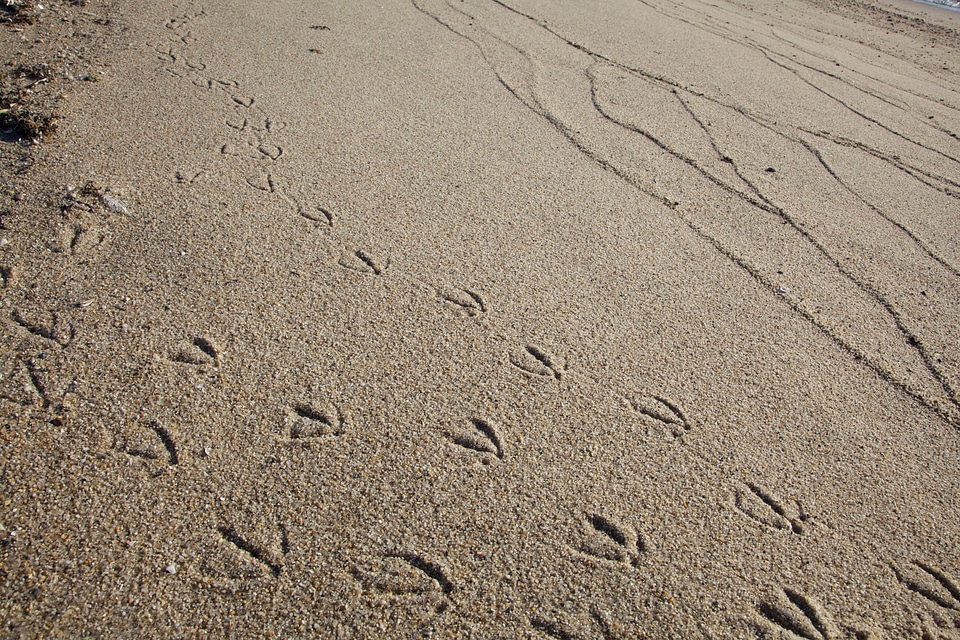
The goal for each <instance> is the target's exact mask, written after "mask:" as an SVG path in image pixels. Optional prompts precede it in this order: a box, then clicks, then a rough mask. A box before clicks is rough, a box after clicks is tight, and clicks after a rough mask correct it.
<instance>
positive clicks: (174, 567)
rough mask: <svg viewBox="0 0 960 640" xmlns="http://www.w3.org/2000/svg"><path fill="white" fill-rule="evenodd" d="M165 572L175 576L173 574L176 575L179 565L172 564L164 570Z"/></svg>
mask: <svg viewBox="0 0 960 640" xmlns="http://www.w3.org/2000/svg"><path fill="white" fill-rule="evenodd" d="M164 571H166V572H167V573H169V574H170V575H173V574H175V573H176V572H177V565H175V564H172V563H171V564H168V565H167V567H166V568H165V569H164Z"/></svg>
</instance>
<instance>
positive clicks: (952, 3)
mask: <svg viewBox="0 0 960 640" xmlns="http://www.w3.org/2000/svg"><path fill="white" fill-rule="evenodd" d="M913 1H914V2H917V3H919V4H926V5H930V6H931V7H940V8H941V9H949V10H950V11H960V1H958V0H913Z"/></svg>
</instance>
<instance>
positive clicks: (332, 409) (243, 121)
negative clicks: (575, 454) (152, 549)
mask: <svg viewBox="0 0 960 640" xmlns="http://www.w3.org/2000/svg"><path fill="white" fill-rule="evenodd" d="M203 15H204V13H203V12H202V11H200V12H197V13H195V14H193V15H191V16H181V17H179V18H176V19H172V20H170V21H169V22H168V24H167V27H168V28H169V29H170V30H171V31H173V32H174V34H175V36H176V38H175V40H176V41H177V42H178V43H180V44H181V45H183V46H189V45H190V44H191V42H192V41H193V38H192V35H191V32H190V28H189V25H190V22H191V20H193V19H196V18H199V17H201V16H203ZM312 28H314V29H315V30H326V29H327V27H324V26H319V25H318V26H315V27H312ZM161 57H162V58H163V59H165V60H167V61H169V62H171V63H182V65H181V66H180V67H178V68H171V69H170V72H171V73H174V74H175V75H177V76H178V77H187V76H188V73H189V74H190V75H192V81H193V82H194V84H197V86H200V87H202V88H204V89H212V90H222V91H224V92H225V93H226V94H227V95H228V96H229V97H230V101H231V103H232V105H233V106H234V108H235V109H237V110H241V109H250V108H251V107H252V106H253V105H254V103H255V100H254V98H252V97H246V96H243V95H241V94H240V93H239V85H238V84H237V83H235V82H232V81H225V80H213V79H209V78H203V77H202V72H203V71H204V70H205V68H206V67H205V65H203V64H202V63H199V62H195V61H190V60H189V59H188V57H187V56H186V55H183V54H180V53H177V52H176V51H175V50H174V48H173V47H170V48H168V49H167V50H165V51H163V52H162V54H161ZM226 124H227V126H229V127H230V128H231V129H233V130H234V131H235V132H236V133H237V134H238V135H244V136H246V137H244V138H242V139H241V138H238V141H237V142H233V143H226V144H224V145H223V147H221V153H223V154H225V155H233V156H237V157H244V158H247V159H250V160H255V161H257V162H260V163H271V162H275V161H277V160H278V159H279V158H280V157H282V156H283V153H284V150H283V149H282V148H281V147H280V146H277V145H274V144H272V143H271V142H270V136H271V134H273V133H276V132H278V131H281V130H282V129H283V125H282V124H278V123H276V122H275V121H273V120H271V119H270V118H262V119H258V120H255V121H254V120H251V119H250V118H248V117H246V116H244V115H242V114H238V115H237V116H236V117H234V118H229V119H227V120H226ZM201 174H202V172H195V173H192V174H189V175H188V174H187V173H178V175H177V179H178V180H179V181H181V182H186V183H189V182H193V181H195V180H197V179H198V178H199V177H200V176H201ZM247 182H248V184H249V185H250V186H251V187H252V188H254V189H257V190H260V191H263V192H267V193H273V194H277V195H279V196H280V197H281V198H283V199H284V200H286V201H287V202H289V203H290V204H291V205H293V206H294V207H295V208H296V210H297V212H298V213H299V214H300V215H301V216H303V217H304V218H307V219H309V220H311V221H312V222H315V223H316V224H317V226H324V227H333V223H334V216H333V214H332V213H331V212H330V211H328V210H326V209H324V208H322V207H319V206H316V207H313V208H312V209H310V210H307V209H305V208H304V207H303V206H302V205H301V204H300V202H299V201H298V200H296V199H294V198H292V197H291V196H289V195H287V194H286V193H285V192H284V191H283V190H282V189H281V188H280V185H279V184H278V183H279V179H278V177H277V176H276V175H275V173H269V172H262V173H260V174H258V175H257V176H256V177H253V178H250V179H248V181H247ZM339 264H340V266H342V267H343V268H344V269H348V270H351V271H355V272H359V273H362V274H368V275H373V276H381V275H383V274H384V273H385V272H386V271H387V269H388V267H389V266H390V261H389V259H381V258H379V257H376V256H375V254H373V253H371V252H368V251H366V250H354V251H349V250H347V251H344V252H343V254H342V256H341V258H340V260H339ZM429 286H430V287H431V289H432V290H433V291H434V292H435V293H436V297H437V299H438V300H439V301H440V302H442V303H444V304H448V305H449V306H450V307H451V308H452V309H454V310H456V311H458V312H460V313H461V314H462V315H464V316H466V317H468V318H473V319H478V318H481V317H483V316H484V315H485V314H487V312H488V310H489V305H488V303H487V302H486V301H485V300H484V299H483V298H482V297H481V295H480V294H478V293H477V292H475V291H473V290H470V289H450V288H448V287H443V286H440V287H435V286H432V285H429ZM19 323H20V324H21V325H22V326H24V328H26V329H27V330H28V331H31V332H32V333H37V334H38V335H41V336H43V337H46V338H48V339H51V340H57V341H62V340H65V339H66V338H64V337H61V336H65V335H67V334H57V333H56V328H55V325H56V318H53V319H52V320H50V321H49V322H48V323H46V324H42V325H35V324H33V323H27V322H22V321H21V322H19ZM71 337H72V336H71ZM170 360H171V361H172V362H175V363H177V364H179V365H184V366H205V367H213V368H219V367H221V366H222V364H223V362H222V353H221V351H220V349H219V348H218V347H217V346H216V344H215V342H214V341H212V340H210V339H209V338H206V337H195V338H193V339H192V340H189V341H187V342H184V343H182V344H181V345H178V346H177V347H175V348H174V350H173V352H172V354H171V357H170ZM508 362H509V363H510V365H512V366H513V367H514V368H515V369H516V370H517V371H518V372H519V373H520V374H522V375H524V376H526V377H528V378H529V379H531V380H543V381H557V382H559V381H561V380H563V379H564V378H565V377H567V376H568V375H569V373H570V372H569V370H568V368H567V366H566V365H565V364H564V363H563V362H562V361H561V359H560V358H558V357H556V356H555V355H553V354H550V353H549V352H547V351H546V350H544V349H542V348H540V347H538V346H536V345H525V346H523V347H522V348H519V349H517V350H515V351H513V352H511V353H510V354H509V355H508ZM620 398H621V399H622V400H623V402H624V403H625V404H626V405H627V406H629V407H630V408H631V410H632V411H633V412H634V413H635V414H636V415H637V416H638V417H642V418H641V419H647V420H650V421H652V424H656V425H658V426H659V427H660V428H662V429H663V430H664V431H665V432H666V433H669V434H670V435H672V436H673V437H674V438H677V439H682V437H683V436H684V435H685V434H687V433H689V432H690V430H691V429H692V426H693V423H692V421H691V419H690V418H689V417H688V416H687V415H686V413H685V412H684V410H683V409H682V408H681V407H680V405H679V404H678V403H677V402H675V401H673V400H671V399H669V398H667V397H665V396H661V395H655V394H633V395H629V396H620ZM280 423H281V429H282V431H283V436H282V437H283V438H285V439H286V441H288V442H290V443H297V442H300V443H323V442H332V441H335V440H336V439H337V438H338V437H339V436H342V435H344V434H345V433H347V432H348V430H350V429H351V428H352V425H351V421H350V418H349V416H348V415H345V413H344V412H343V411H342V410H341V409H340V408H339V407H338V406H336V405H335V404H331V403H329V402H323V401H317V400H305V401H303V402H297V403H294V404H292V405H290V406H289V407H288V408H287V409H286V412H285V414H284V415H283V416H282V418H281V420H280ZM501 429H502V427H501V426H499V425H495V424H493V423H491V422H489V421H487V420H484V419H481V418H477V417H470V418H467V419H465V420H463V422H462V424H460V425H459V426H455V427H450V428H447V429H446V430H445V431H444V433H443V435H444V437H445V439H446V440H447V441H448V442H450V443H452V444H453V445H455V446H457V447H460V448H461V449H462V450H464V452H465V453H468V454H473V455H477V456H479V459H480V461H481V462H482V463H483V464H487V465H489V464H492V463H494V462H500V463H503V462H508V461H509V458H510V453H509V451H508V450H507V447H506V445H505V440H504V437H503V434H502V432H501ZM174 436H175V433H174V432H173V431H172V430H171V429H168V428H166V427H164V426H162V425H160V424H158V423H156V422H148V423H143V424H139V425H134V426H130V427H125V428H124V429H123V430H122V431H121V433H120V434H119V435H118V436H117V439H116V442H115V448H116V449H117V450H118V451H120V452H121V453H124V454H126V455H129V456H133V457H138V458H141V459H143V460H144V462H145V463H146V464H150V465H154V466H153V467H151V468H153V469H154V473H155V475H160V474H162V468H163V467H173V466H176V465H178V464H181V462H182V460H183V454H182V453H181V452H180V450H179V448H178V446H177V444H176V442H175V439H174ZM199 455H200V457H203V456H204V455H205V454H204V452H200V454H199ZM158 470H159V473H158ZM732 494H733V497H732V499H731V500H730V502H729V504H730V505H731V506H732V507H733V508H735V509H736V510H738V511H739V512H740V513H741V514H742V515H743V516H744V517H746V518H748V519H749V520H751V521H752V522H754V523H755V524H756V525H757V526H759V527H762V528H763V529H765V530H767V531H770V532H771V533H775V532H781V533H786V534H788V535H798V536H802V535H805V534H806V533H808V532H809V530H810V527H811V525H813V524H815V522H814V521H813V520H812V519H811V517H810V515H809V514H807V513H806V511H805V510H804V508H803V506H802V504H800V503H799V502H798V501H794V500H788V501H785V500H780V499H778V498H776V497H775V496H774V495H773V494H772V493H770V492H768V491H766V490H765V489H763V488H762V487H760V486H758V485H756V484H753V483H749V482H747V483H742V484H740V483H737V484H735V485H734V486H733V488H732ZM579 528H580V530H581V539H580V540H579V541H578V542H575V543H573V544H571V545H567V546H566V548H567V549H568V551H570V552H571V553H573V554H575V555H576V556H578V557H581V558H583V560H584V561H586V562H592V563H599V564H601V565H605V566H609V567H611V568H617V567H619V568H621V569H622V570H637V569H638V568H640V567H641V566H642V562H643V558H644V555H645V554H646V553H647V552H648V551H649V550H650V543H649V542H648V541H647V540H646V539H645V538H644V537H643V536H642V535H641V534H640V533H638V531H637V530H636V529H635V528H634V527H632V526H631V525H629V524H626V523H622V522H619V521H617V520H616V519H614V518H612V517H609V516H607V515H604V514H600V513H584V514H581V522H580V527H579ZM217 533H218V537H219V539H220V541H221V542H222V543H224V544H226V545H227V546H228V547H230V548H232V549H233V550H234V552H235V553H236V554H239V556H241V557H244V558H246V559H247V560H248V561H249V562H250V563H252V565H253V566H255V567H259V569H257V570H250V569H249V567H248V568H246V569H243V568H241V569H237V568H233V569H231V568H229V567H227V566H217V564H218V563H217V562H216V561H213V562H211V563H208V564H206V565H205V566H204V567H203V569H202V570H203V571H204V572H207V573H209V574H211V575H221V576H226V577H230V578H251V577H258V578H263V577H272V578H274V579H276V578H279V577H280V575H281V572H282V569H283V566H284V558H285V556H286V555H287V554H289V553H291V551H292V549H293V543H292V541H291V540H290V539H289V536H288V533H287V531H286V529H285V528H284V527H283V526H280V527H278V535H277V539H276V540H275V541H274V542H272V543H270V544H261V543H258V542H256V541H254V538H253V536H249V535H248V534H246V533H244V532H243V531H241V530H240V528H238V527H236V526H234V525H230V524H227V525H223V526H220V527H219V528H218V529H217ZM220 564H221V565H222V564H223V563H222V562H221V563H220ZM891 570H892V572H893V575H894V576H895V577H896V579H897V580H898V581H899V582H900V583H901V584H902V585H903V586H904V587H905V588H906V589H908V590H909V591H910V592H913V593H915V594H917V595H919V596H922V597H923V598H925V599H926V600H928V601H929V602H931V603H933V604H934V605H936V606H937V607H939V608H940V609H943V610H945V611H947V612H949V613H951V614H955V613H960V582H958V581H957V579H955V578H954V577H953V576H952V575H950V574H949V573H948V572H947V571H945V570H943V569H940V568H937V567H934V566H933V565H931V564H927V563H924V562H919V561H917V562H911V563H908V564H906V565H903V566H897V567H894V566H891ZM350 575H351V576H352V577H353V578H354V579H355V580H356V581H357V582H358V584H359V585H360V587H361V589H362V591H363V592H364V593H369V594H380V595H381V596H386V597H400V598H403V597H413V598H419V599H421V600H423V601H424V602H425V603H427V604H429V605H430V606H432V607H433V608H434V609H435V610H436V611H437V612H438V613H440V612H443V611H445V610H446V609H447V608H449V607H450V606H451V605H452V604H454V600H455V594H456V592H457V586H456V581H455V578H454V576H453V575H452V573H451V572H450V571H449V569H448V568H447V567H446V566H445V565H444V563H442V562H441V561H439V560H437V559H432V558H428V557H425V556H423V555H420V554H417V553H414V552H412V551H386V552H384V553H383V554H382V555H380V556H378V557H373V558H367V559H365V560H362V561H360V562H358V563H357V564H356V565H354V566H353V568H352V569H351V570H350ZM757 613H758V614H759V616H760V618H761V619H762V620H763V621H765V624H768V625H772V627H773V628H775V629H779V630H780V631H781V632H786V633H788V634H789V635H790V636H791V637H792V636H799V637H800V638H806V639H807V640H834V639H839V638H842V637H844V636H843V635H842V633H841V631H840V630H839V628H838V626H837V624H836V623H835V622H834V621H833V619H832V617H831V615H830V614H829V613H828V612H827V611H826V610H825V609H824V608H823V607H822V606H821V605H819V604H818V602H817V601H816V600H815V599H814V598H812V597H809V596H807V595H804V594H802V593H799V592H797V591H794V590H791V589H787V588H784V589H782V593H780V594H779V596H778V597H777V598H774V599H771V600H769V601H767V600H764V601H762V602H760V604H759V605H758V608H757ZM530 624H531V627H532V628H533V629H534V630H536V631H538V632H540V633H542V634H543V635H544V636H546V637H553V638H560V639H567V638H595V637H602V638H620V637H626V636H624V635H623V634H622V632H620V631H618V630H617V629H618V626H617V624H616V623H615V621H613V620H612V619H611V618H610V616H609V614H607V613H606V612H603V611H601V610H599V609H596V608H591V610H590V612H589V613H588V614H587V615H585V616H582V617H580V618H577V617H576V616H571V615H570V614H565V613H563V614H557V615H556V616H555V617H540V616H535V617H532V618H531V619H530ZM956 624H957V625H960V617H957V618H956ZM930 637H935V636H933V635H931V636H930Z"/></svg>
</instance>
